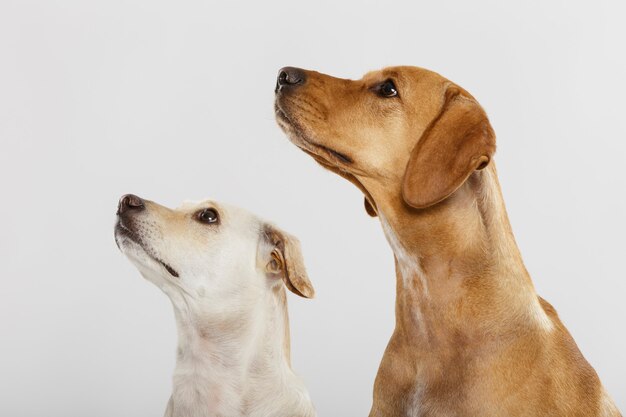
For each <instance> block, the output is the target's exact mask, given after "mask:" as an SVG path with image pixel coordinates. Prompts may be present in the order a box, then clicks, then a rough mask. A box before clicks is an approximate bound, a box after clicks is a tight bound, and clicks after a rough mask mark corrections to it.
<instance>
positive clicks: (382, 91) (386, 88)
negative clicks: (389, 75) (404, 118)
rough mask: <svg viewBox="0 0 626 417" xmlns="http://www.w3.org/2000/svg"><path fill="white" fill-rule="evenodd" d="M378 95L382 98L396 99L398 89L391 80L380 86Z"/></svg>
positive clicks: (377, 91) (377, 89)
mask: <svg viewBox="0 0 626 417" xmlns="http://www.w3.org/2000/svg"><path fill="white" fill-rule="evenodd" d="M376 93H378V95H379V96H381V97H395V96H397V95H398V89H397V88H396V85H395V84H394V83H393V81H391V80H387V81H385V82H384V83H382V84H379V85H378V87H377V88H376Z"/></svg>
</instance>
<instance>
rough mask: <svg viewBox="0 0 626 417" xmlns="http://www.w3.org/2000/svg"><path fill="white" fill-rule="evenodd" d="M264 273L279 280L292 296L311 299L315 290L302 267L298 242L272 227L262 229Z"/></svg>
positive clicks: (302, 260)
mask: <svg viewBox="0 0 626 417" xmlns="http://www.w3.org/2000/svg"><path fill="white" fill-rule="evenodd" d="M263 235H264V236H263V238H264V239H265V242H264V243H265V245H268V246H269V247H268V248H267V249H266V250H264V251H263V252H264V253H265V256H264V258H265V259H264V262H265V272H266V273H267V274H268V276H270V277H277V278H281V279H282V280H283V282H284V283H285V286H286V287H287V288H288V289H289V290H290V291H291V292H293V293H294V294H297V295H299V296H301V297H305V298H313V297H314V295H315V290H314V289H313V285H311V281H309V277H308V275H307V273H306V269H305V267H304V258H303V257H302V251H301V250H300V241H299V240H298V239H297V238H295V237H294V236H292V235H290V234H288V233H286V232H284V231H282V230H280V229H278V228H277V227H275V226H272V225H265V227H264V229H263Z"/></svg>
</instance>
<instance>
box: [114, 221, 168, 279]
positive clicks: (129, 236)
mask: <svg viewBox="0 0 626 417" xmlns="http://www.w3.org/2000/svg"><path fill="white" fill-rule="evenodd" d="M124 239H125V240H128V241H131V242H133V243H134V244H135V245H136V246H139V247H140V248H141V249H142V250H143V251H144V253H145V254H146V255H147V256H148V257H149V258H150V259H152V260H153V261H155V262H156V263H158V264H159V265H161V266H162V267H163V268H165V270H166V271H167V272H168V273H169V274H170V275H171V276H173V277H174V278H178V277H179V276H180V274H179V273H178V271H176V270H175V269H174V268H172V266H171V265H169V264H168V263H166V262H164V261H163V260H161V259H160V258H159V257H158V256H156V255H155V254H154V253H153V251H152V250H151V249H150V247H149V246H147V245H146V244H145V242H144V241H143V239H142V238H141V236H139V235H138V234H137V233H136V232H135V231H134V230H133V229H132V227H128V226H127V225H125V224H124V222H123V221H122V219H118V221H117V224H116V225H115V244H116V245H117V247H118V249H120V250H121V251H122V252H123V251H124V249H123V248H122V247H123V246H124Z"/></svg>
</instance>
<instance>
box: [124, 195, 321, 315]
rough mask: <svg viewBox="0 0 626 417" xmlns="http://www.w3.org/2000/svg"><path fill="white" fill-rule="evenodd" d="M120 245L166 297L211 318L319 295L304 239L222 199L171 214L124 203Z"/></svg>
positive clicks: (133, 200) (142, 203)
mask: <svg viewBox="0 0 626 417" xmlns="http://www.w3.org/2000/svg"><path fill="white" fill-rule="evenodd" d="M115 241H116V243H117V245H118V247H119V248H120V249H121V250H122V252H124V254H126V256H128V258H129V259H130V260H131V261H132V262H133V263H134V264H135V266H136V267H137V268H138V269H139V271H140V272H141V274H142V275H143V276H144V277H145V278H146V279H148V280H149V281H151V282H153V283H154V284H156V285H157V286H159V287H160V288H161V289H162V290H163V291H164V292H165V293H166V294H168V295H169V296H170V298H172V297H173V296H177V297H180V296H182V297H183V298H184V299H185V300H184V303H185V304H198V305H199V307H200V308H202V309H203V310H204V312H206V313H208V312H210V311H220V312H224V310H230V309H231V307H234V306H235V305H237V304H240V303H245V302H246V299H249V298H251V297H255V296H259V295H260V294H262V292H264V293H267V290H268V288H269V289H276V288H280V285H282V283H284V284H285V285H286V287H287V288H288V289H289V290H291V291H292V292H294V293H295V294H298V295H300V296H302V297H306V298H311V297H313V294H314V290H313V286H312V285H311V283H310V281H309V279H308V277H307V274H306V271H305V268H304V263H303V259H302V254H301V252H300V244H299V242H298V240H297V239H296V238H294V237H293V236H291V235H289V234H287V233H285V232H283V231H282V230H280V229H278V228H276V227H274V226H272V225H270V224H268V223H266V222H264V221H262V220H260V219H258V218H257V217H256V216H254V215H252V214H251V213H249V212H247V211H245V210H242V209H239V208H236V207H232V206H227V205H224V204H218V203H216V202H214V201H202V202H197V203H184V204H183V205H182V206H181V207H179V208H177V209H175V210H171V209H168V208H166V207H163V206H161V205H159V204H156V203H154V202H151V201H147V200H143V199H141V198H139V197H137V196H134V195H130V194H129V195H125V196H123V197H122V198H121V199H120V202H119V206H118V211H117V224H116V226H115Z"/></svg>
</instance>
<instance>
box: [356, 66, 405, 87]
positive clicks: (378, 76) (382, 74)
mask: <svg viewBox="0 0 626 417" xmlns="http://www.w3.org/2000/svg"><path fill="white" fill-rule="evenodd" d="M398 75H399V67H387V68H383V69H379V70H376V71H370V72H368V73H366V74H365V75H364V76H363V78H362V80H363V81H364V82H366V83H367V82H374V81H382V80H385V79H387V78H396V77H397V76H398Z"/></svg>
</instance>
